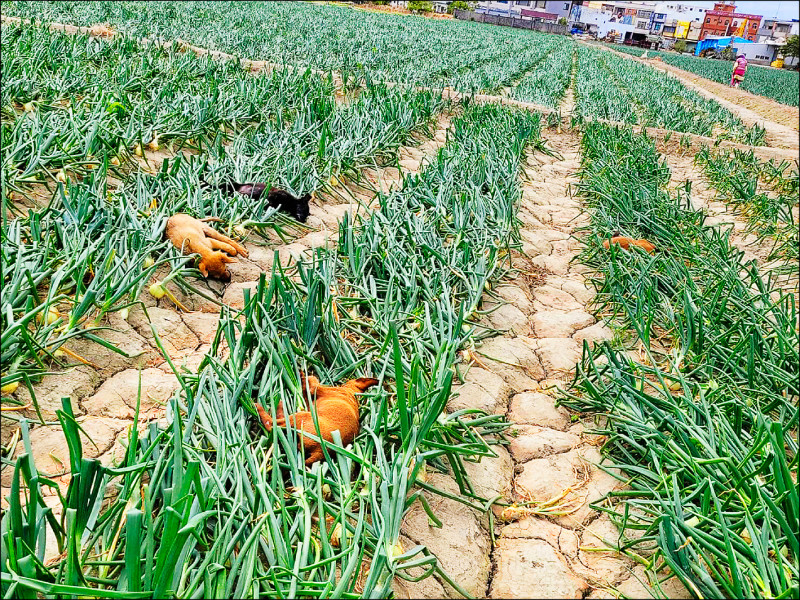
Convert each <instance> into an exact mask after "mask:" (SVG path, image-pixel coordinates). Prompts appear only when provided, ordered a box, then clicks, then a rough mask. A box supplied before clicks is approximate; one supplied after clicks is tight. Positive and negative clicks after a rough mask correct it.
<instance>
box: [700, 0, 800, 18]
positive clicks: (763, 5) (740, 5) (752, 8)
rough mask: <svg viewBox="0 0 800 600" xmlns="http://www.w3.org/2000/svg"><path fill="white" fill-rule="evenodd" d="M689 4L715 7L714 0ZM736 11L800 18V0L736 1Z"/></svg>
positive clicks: (771, 16)
mask: <svg viewBox="0 0 800 600" xmlns="http://www.w3.org/2000/svg"><path fill="white" fill-rule="evenodd" d="M687 4H696V5H699V6H705V7H707V8H711V9H713V8H714V3H713V2H695V1H693V0H689V1H688V2H687ZM736 12H740V13H746V14H751V15H761V16H763V17H764V18H767V19H771V18H773V17H776V16H777V17H778V18H779V19H797V18H800V17H799V15H798V13H800V2H797V1H796V0H783V1H782V2H754V1H751V2H736Z"/></svg>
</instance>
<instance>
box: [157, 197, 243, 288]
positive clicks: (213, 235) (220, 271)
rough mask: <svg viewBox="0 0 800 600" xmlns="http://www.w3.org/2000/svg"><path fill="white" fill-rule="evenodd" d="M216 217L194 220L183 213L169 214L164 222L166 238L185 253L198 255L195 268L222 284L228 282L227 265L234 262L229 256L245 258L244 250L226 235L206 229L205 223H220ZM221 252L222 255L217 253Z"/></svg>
mask: <svg viewBox="0 0 800 600" xmlns="http://www.w3.org/2000/svg"><path fill="white" fill-rule="evenodd" d="M221 220H222V219H218V218H217V217H208V218H207V219H195V218H194V217H190V216H189V215H187V214H184V213H177V214H175V215H172V216H171V217H170V218H169V220H168V221H167V229H166V235H167V237H168V238H169V239H170V241H171V242H172V243H173V245H174V246H175V247H176V248H177V249H178V250H181V251H183V253H184V254H195V253H196V254H199V255H200V264H199V265H198V267H197V268H198V269H199V270H200V272H201V273H202V274H203V277H208V276H209V275H211V277H216V278H217V279H221V280H222V281H230V280H231V273H230V271H228V267H227V266H226V264H228V263H235V262H237V261H236V259H235V258H231V257H230V256H228V255H227V254H224V253H223V252H227V253H228V254H230V255H231V256H236V255H237V254H241V255H242V256H244V257H247V250H245V249H244V248H243V247H242V246H241V245H239V244H238V243H237V242H235V241H234V240H232V239H231V238H229V237H228V236H226V235H222V234H221V233H220V232H218V231H216V230H215V229H213V228H211V227H209V226H208V225H206V224H205V222H206V221H221ZM220 250H222V251H223V252H220Z"/></svg>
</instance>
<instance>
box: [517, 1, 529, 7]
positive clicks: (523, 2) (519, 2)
mask: <svg viewBox="0 0 800 600" xmlns="http://www.w3.org/2000/svg"><path fill="white" fill-rule="evenodd" d="M517 4H519V5H520V6H530V5H531V0H517Z"/></svg>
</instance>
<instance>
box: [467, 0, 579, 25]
mask: <svg viewBox="0 0 800 600" xmlns="http://www.w3.org/2000/svg"><path fill="white" fill-rule="evenodd" d="M571 9H572V2H565V1H564V0H506V1H503V0H494V1H493V2H478V5H477V7H476V8H475V12H478V13H485V14H490V15H499V16H503V17H518V18H522V19H543V20H545V21H557V20H559V19H560V18H561V17H564V18H567V17H569V13H570V10H571Z"/></svg>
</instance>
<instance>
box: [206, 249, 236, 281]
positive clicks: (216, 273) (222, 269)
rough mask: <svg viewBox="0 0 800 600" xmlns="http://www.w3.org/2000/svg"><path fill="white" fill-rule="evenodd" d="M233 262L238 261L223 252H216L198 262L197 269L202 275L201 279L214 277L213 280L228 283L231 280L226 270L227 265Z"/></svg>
mask: <svg viewBox="0 0 800 600" xmlns="http://www.w3.org/2000/svg"><path fill="white" fill-rule="evenodd" d="M235 262H239V261H237V260H236V259H235V258H232V257H230V256H228V255H227V254H225V253H224V252H219V251H217V252H212V253H211V254H209V255H208V256H206V257H204V258H203V259H202V260H201V261H200V264H199V265H198V269H200V273H202V274H203V277H214V278H215V279H219V280H220V281H223V282H225V283H228V282H229V281H230V280H231V272H230V271H229V270H228V267H227V265H228V264H229V263H235Z"/></svg>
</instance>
